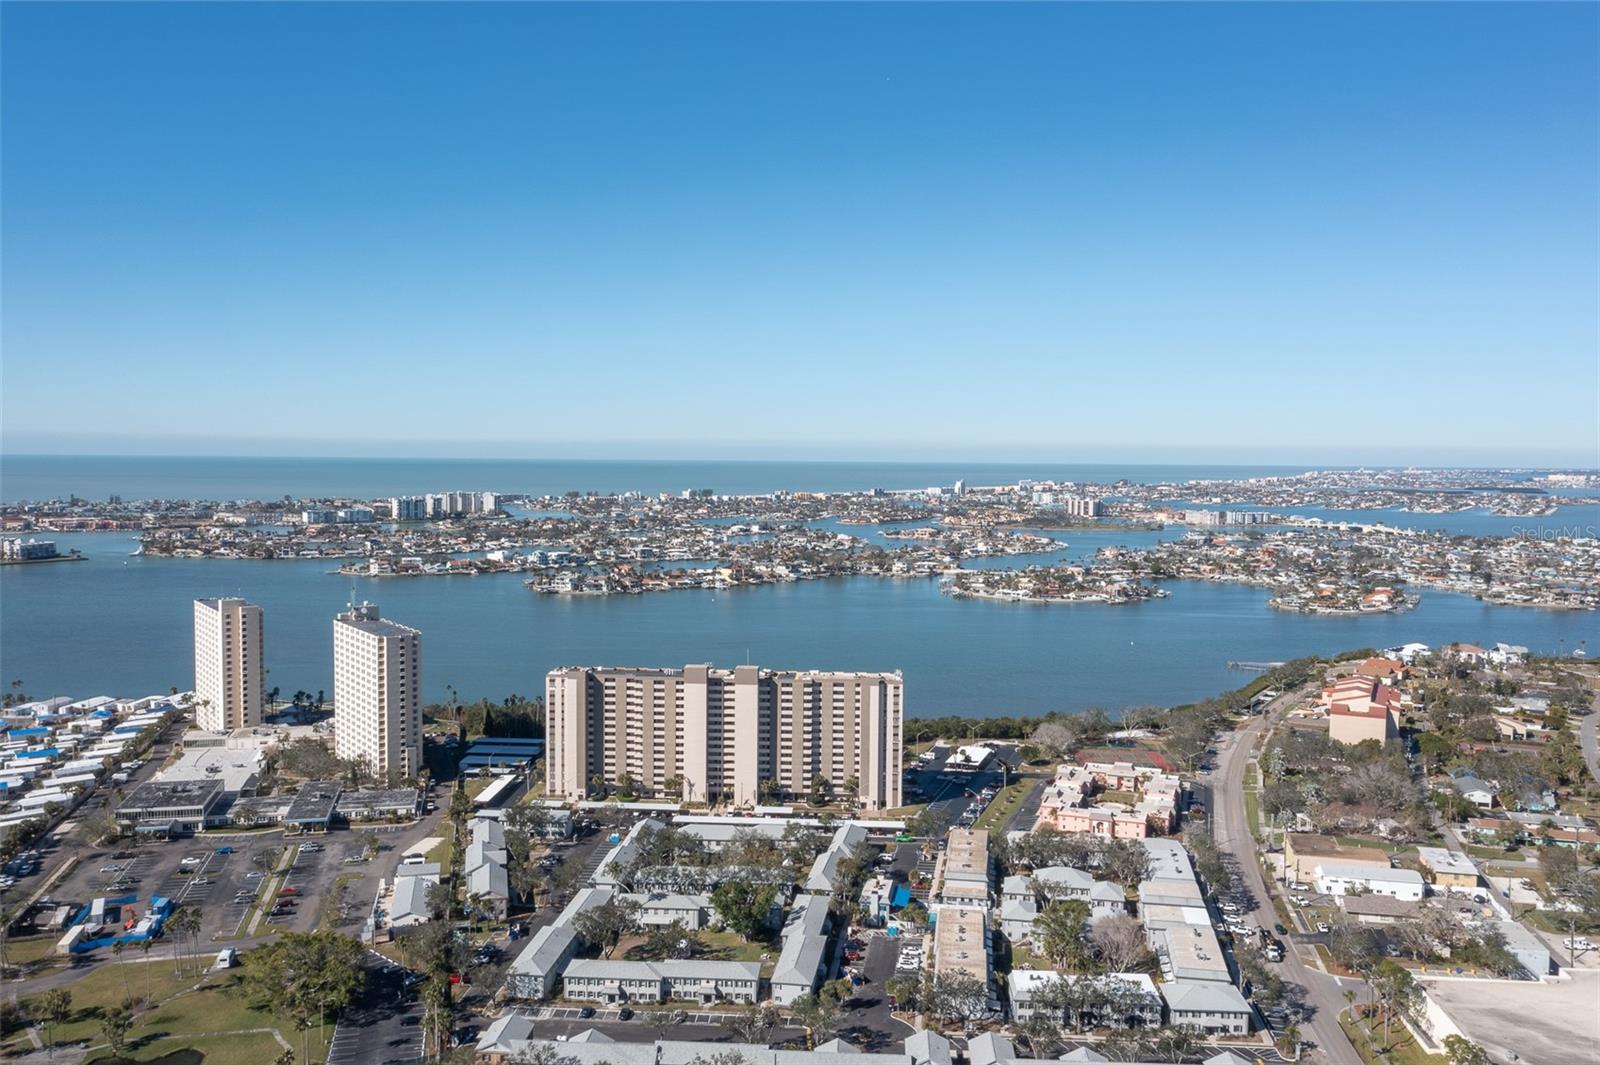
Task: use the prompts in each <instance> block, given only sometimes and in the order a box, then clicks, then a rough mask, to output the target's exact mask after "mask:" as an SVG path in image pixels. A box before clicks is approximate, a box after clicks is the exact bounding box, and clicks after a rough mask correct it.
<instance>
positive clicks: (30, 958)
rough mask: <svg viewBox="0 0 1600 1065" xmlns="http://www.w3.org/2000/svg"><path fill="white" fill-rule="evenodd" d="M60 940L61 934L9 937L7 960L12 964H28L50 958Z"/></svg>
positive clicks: (7, 941)
mask: <svg viewBox="0 0 1600 1065" xmlns="http://www.w3.org/2000/svg"><path fill="white" fill-rule="evenodd" d="M58 942H60V937H59V936H28V937H27V938H26V939H14V938H7V940H6V962H7V963H8V964H10V965H27V964H28V963H29V962H35V961H40V960H41V959H44V958H48V957H49V956H50V952H51V951H52V950H54V949H55V946H56V943H58Z"/></svg>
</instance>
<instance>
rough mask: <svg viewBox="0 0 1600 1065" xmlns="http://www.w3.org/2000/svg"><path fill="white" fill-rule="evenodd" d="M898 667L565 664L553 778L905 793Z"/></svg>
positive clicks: (551, 787)
mask: <svg viewBox="0 0 1600 1065" xmlns="http://www.w3.org/2000/svg"><path fill="white" fill-rule="evenodd" d="M903 698H904V682H903V681H902V679H901V676H900V674H899V673H834V672H810V671H792V670H790V671H781V670H767V669H761V668H759V667H757V666H737V667H735V668H733V669H717V668H714V667H712V666H710V665H689V666H684V667H683V668H682V669H634V668H617V667H567V668H562V669H556V670H552V671H551V672H550V674H549V675H548V676H547V677H546V680H545V717H546V728H545V736H546V741H547V743H548V745H549V747H548V760H547V765H548V769H547V780H546V790H547V792H548V793H549V795H550V796H551V797H559V798H565V799H587V798H592V797H597V796H603V795H604V794H605V793H606V792H607V791H608V789H610V788H612V787H619V788H624V789H636V790H637V791H638V792H639V793H640V794H642V795H646V796H655V797H670V798H673V799H679V798H681V799H683V800H686V801H691V802H699V801H713V800H719V801H724V802H731V803H734V804H736V805H744V804H752V803H756V802H759V801H762V800H763V799H766V798H769V797H777V796H782V795H805V794H809V793H814V792H816V791H817V790H818V788H819V787H821V788H824V789H825V790H826V791H827V792H829V793H831V794H832V795H833V796H835V797H840V798H845V799H847V800H848V799H855V800H857V801H859V803H860V805H861V806H862V807H864V808H866V809H869V810H881V809H889V808H892V807H897V806H899V805H900V801H901V800H900V777H901V770H900V748H901V741H900V737H901V714H902V710H903Z"/></svg>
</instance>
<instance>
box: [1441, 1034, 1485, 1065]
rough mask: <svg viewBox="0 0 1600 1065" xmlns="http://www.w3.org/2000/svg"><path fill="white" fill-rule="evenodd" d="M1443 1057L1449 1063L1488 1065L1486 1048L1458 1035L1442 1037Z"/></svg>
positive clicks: (1457, 1064) (1455, 1064)
mask: <svg viewBox="0 0 1600 1065" xmlns="http://www.w3.org/2000/svg"><path fill="white" fill-rule="evenodd" d="M1444 1059H1445V1061H1446V1062H1448V1063H1449V1065H1490V1063H1489V1052H1488V1051H1487V1050H1485V1049H1483V1047H1481V1046H1479V1045H1478V1044H1477V1043H1474V1042H1473V1041H1472V1040H1470V1039H1466V1038H1463V1037H1462V1036H1459V1035H1447V1036H1445V1037H1444Z"/></svg>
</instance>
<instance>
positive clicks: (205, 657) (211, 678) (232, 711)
mask: <svg viewBox="0 0 1600 1065" xmlns="http://www.w3.org/2000/svg"><path fill="white" fill-rule="evenodd" d="M265 684H266V668H265V667H264V666H263V665H262V663H261V608H260V607H258V606H256V605H255V604H253V603H247V602H245V601H244V600H243V599H196V600H195V601H194V698H195V724H196V725H199V726H200V727H201V728H203V729H205V730H206V731H207V732H227V731H229V730H231V729H236V728H250V727H252V726H254V725H259V724H261V709H262V704H263V703H264V701H265V699H266V688H265Z"/></svg>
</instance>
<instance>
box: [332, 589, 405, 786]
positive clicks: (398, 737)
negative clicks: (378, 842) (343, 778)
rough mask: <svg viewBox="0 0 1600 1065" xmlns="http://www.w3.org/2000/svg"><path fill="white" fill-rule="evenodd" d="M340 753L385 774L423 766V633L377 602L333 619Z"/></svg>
mask: <svg viewBox="0 0 1600 1065" xmlns="http://www.w3.org/2000/svg"><path fill="white" fill-rule="evenodd" d="M333 702H334V717H333V729H334V753H336V754H337V755H338V756H339V757H340V758H359V759H361V760H362V761H364V762H366V763H367V765H368V766H369V767H370V768H371V769H372V771H373V772H374V773H376V774H377V775H378V776H379V777H383V776H385V775H387V774H389V773H397V774H399V775H400V776H402V777H410V776H415V775H416V773H417V771H418V770H419V769H421V768H422V633H420V632H418V631H417V630H416V629H413V628H411V627H409V626H406V625H401V624H399V623H398V622H394V621H390V620H388V619H386V618H382V617H380V616H379V614H378V608H377V607H376V606H374V605H372V604H371V603H362V604H360V605H352V606H351V607H350V609H349V610H348V611H346V612H345V613H343V614H340V615H339V616H338V617H336V618H335V619H334V622H333Z"/></svg>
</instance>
